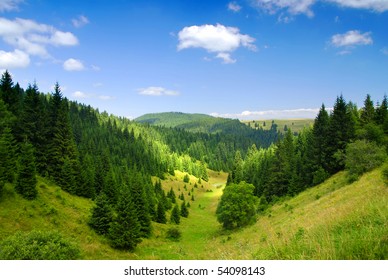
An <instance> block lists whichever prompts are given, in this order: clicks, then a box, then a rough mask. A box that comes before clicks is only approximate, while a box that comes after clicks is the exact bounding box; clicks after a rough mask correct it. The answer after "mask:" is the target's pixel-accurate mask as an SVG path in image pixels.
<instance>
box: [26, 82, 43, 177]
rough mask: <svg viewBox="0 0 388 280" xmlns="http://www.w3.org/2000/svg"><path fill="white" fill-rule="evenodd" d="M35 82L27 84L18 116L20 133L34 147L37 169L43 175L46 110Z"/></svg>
mask: <svg viewBox="0 0 388 280" xmlns="http://www.w3.org/2000/svg"><path fill="white" fill-rule="evenodd" d="M43 102H44V100H43V99H42V97H41V95H40V93H39V91H38V86H37V85H36V83H34V84H33V85H31V84H30V85H28V88H27V90H26V94H25V98H24V101H23V112H22V113H21V117H20V130H21V132H20V134H21V135H22V137H23V138H24V139H27V140H28V141H29V142H30V143H31V144H32V145H33V146H34V148H35V158H36V167H37V171H38V172H39V173H40V174H41V175H44V173H45V171H46V169H47V166H46V161H47V159H46V152H47V138H46V137H47V133H48V131H47V127H48V121H47V111H46V108H45V106H44V103H43Z"/></svg>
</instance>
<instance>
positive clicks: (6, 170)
mask: <svg viewBox="0 0 388 280" xmlns="http://www.w3.org/2000/svg"><path fill="white" fill-rule="evenodd" d="M0 159H1V160H0V181H2V182H3V183H6V182H9V183H13V182H14V179H15V174H16V169H17V168H16V162H17V160H16V159H17V158H16V144H15V141H14V138H13V135H12V133H11V129H10V128H9V127H5V128H4V129H3V131H2V133H0Z"/></svg>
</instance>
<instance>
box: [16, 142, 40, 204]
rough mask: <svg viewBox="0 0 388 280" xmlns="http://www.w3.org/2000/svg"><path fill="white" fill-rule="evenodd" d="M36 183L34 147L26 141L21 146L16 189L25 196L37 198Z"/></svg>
mask: <svg viewBox="0 0 388 280" xmlns="http://www.w3.org/2000/svg"><path fill="white" fill-rule="evenodd" d="M36 183H37V180H36V167H35V157H34V148H33V147H32V145H31V144H30V143H28V142H25V143H23V144H22V147H21V153H20V159H19V170H18V175H17V181H16V185H15V189H16V191H17V192H18V193H19V194H20V195H22V196H23V197H24V198H26V199H35V198H36V197H37V195H38V191H37V189H36Z"/></svg>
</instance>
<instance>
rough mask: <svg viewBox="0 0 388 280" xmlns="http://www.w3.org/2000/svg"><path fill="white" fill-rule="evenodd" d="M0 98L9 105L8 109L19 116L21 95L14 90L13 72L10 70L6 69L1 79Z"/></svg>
mask: <svg viewBox="0 0 388 280" xmlns="http://www.w3.org/2000/svg"><path fill="white" fill-rule="evenodd" d="M0 98H1V99H3V101H4V103H5V104H6V105H7V107H8V108H7V109H8V110H9V111H10V112H11V113H12V114H13V115H14V116H18V113H19V109H20V105H21V104H20V101H21V96H20V95H19V92H16V91H15V90H14V86H13V81H12V77H11V74H10V73H9V72H8V70H6V71H4V73H3V74H2V76H1V80H0Z"/></svg>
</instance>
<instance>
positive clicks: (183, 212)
mask: <svg viewBox="0 0 388 280" xmlns="http://www.w3.org/2000/svg"><path fill="white" fill-rule="evenodd" d="M180 214H181V216H182V217H184V218H187V217H188V216H189V210H188V209H187V206H186V202H184V201H183V202H182V204H181V213H180Z"/></svg>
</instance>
